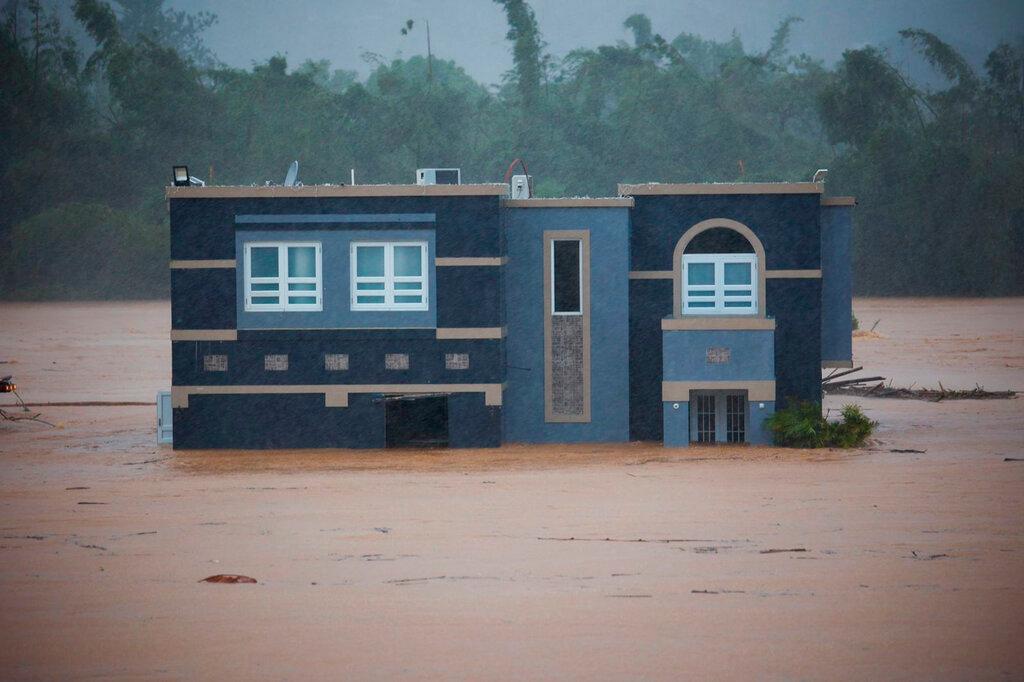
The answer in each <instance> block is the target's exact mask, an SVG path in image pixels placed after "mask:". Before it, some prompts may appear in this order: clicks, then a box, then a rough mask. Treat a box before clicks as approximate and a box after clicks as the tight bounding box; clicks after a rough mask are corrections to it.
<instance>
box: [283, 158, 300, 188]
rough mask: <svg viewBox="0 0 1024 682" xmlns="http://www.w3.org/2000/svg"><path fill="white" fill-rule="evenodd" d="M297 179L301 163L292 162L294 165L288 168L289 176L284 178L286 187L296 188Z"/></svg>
mask: <svg viewBox="0 0 1024 682" xmlns="http://www.w3.org/2000/svg"><path fill="white" fill-rule="evenodd" d="M297 177H299V162H298V161H292V165H290V166H288V175H286V176H284V186H285V187H294V186H295V179H296V178H297Z"/></svg>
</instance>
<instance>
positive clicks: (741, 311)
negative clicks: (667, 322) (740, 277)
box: [682, 253, 760, 315]
mask: <svg viewBox="0 0 1024 682" xmlns="http://www.w3.org/2000/svg"><path fill="white" fill-rule="evenodd" d="M695 263H702V264H704V263H711V264H713V265H714V267H715V281H714V283H713V284H689V281H690V273H689V270H690V265H691V264H695ZM726 263H746V264H749V265H750V284H725V265H726ZM682 278H683V281H682V287H683V314H684V315H757V314H758V300H757V290H758V288H759V284H758V283H759V281H760V280H759V279H758V271H757V254H754V253H694V254H684V255H683V274H682ZM691 290H698V291H713V292H714V296H693V295H691V293H690V292H691ZM748 290H749V291H750V295H748V296H729V297H726V295H725V292H726V291H748ZM726 301H733V302H739V301H742V302H749V303H750V306H749V307H743V308H737V307H729V308H727V307H726V306H725V302H726ZM697 302H700V303H708V302H711V303H714V306H711V307H705V306H693V307H691V305H690V304H691V303H697Z"/></svg>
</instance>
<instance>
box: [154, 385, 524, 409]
mask: <svg viewBox="0 0 1024 682" xmlns="http://www.w3.org/2000/svg"><path fill="white" fill-rule="evenodd" d="M503 388H504V386H503V385H502V384H347V385H344V384H342V385H337V384H335V385H325V384H310V385H290V386H274V385H261V386H172V387H171V406H172V407H177V408H187V407H188V398H189V396H190V395H266V394H275V395H281V394H296V393H322V394H323V395H324V406H325V407H348V397H349V395H350V394H352V393H483V394H484V404H485V405H489V406H494V407H500V406H501V392H502V389H503Z"/></svg>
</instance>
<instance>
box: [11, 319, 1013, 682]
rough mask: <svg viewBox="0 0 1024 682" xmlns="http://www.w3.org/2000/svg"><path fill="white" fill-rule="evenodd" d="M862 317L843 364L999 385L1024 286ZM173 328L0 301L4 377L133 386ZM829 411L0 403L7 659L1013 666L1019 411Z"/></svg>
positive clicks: (395, 668) (60, 666) (210, 667)
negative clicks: (866, 429) (418, 418)
mask: <svg viewBox="0 0 1024 682" xmlns="http://www.w3.org/2000/svg"><path fill="white" fill-rule="evenodd" d="M855 312H856V314H857V317H858V318H859V319H860V323H861V326H862V328H864V330H865V332H868V331H869V329H870V327H871V326H872V325H874V323H875V321H876V320H877V321H878V324H877V325H875V326H874V331H873V332H870V333H863V334H860V335H859V336H858V337H857V338H856V339H855V341H854V354H855V360H856V363H857V364H858V365H864V366H865V374H870V375H875V374H880V375H883V376H886V377H892V378H893V380H894V383H896V384H897V385H911V384H916V385H917V386H927V387H935V386H937V385H938V383H939V382H941V383H942V385H943V386H945V387H946V388H973V386H974V385H975V383H978V384H981V385H982V386H984V387H985V388H987V389H990V390H1003V389H1012V390H1018V391H1019V390H1022V389H1024V300H1022V299H1000V300H950V299H927V300H923V299H872V300H859V301H857V302H856V304H855ZM168 322H169V306H168V305H167V304H166V303H102V304H101V303H89V304H0V363H2V364H0V374H14V375H15V377H16V380H17V382H18V383H19V385H20V391H21V394H22V396H23V397H24V398H25V400H26V401H28V402H31V403H46V402H82V401H109V402H121V403H131V402H151V401H152V400H153V397H154V395H155V392H156V391H157V390H158V389H162V388H166V387H167V386H168V384H169V373H170V370H169V365H170V357H169V356H170V348H169V346H170V344H169V342H168V341H167V338H168V326H169V324H168ZM854 400H855V401H856V402H857V403H859V404H861V405H862V406H863V407H864V408H865V410H866V411H867V413H868V414H869V415H870V416H871V417H872V418H873V419H876V420H878V421H879V423H880V427H879V431H878V434H877V439H876V440H875V441H874V442H873V443H872V444H871V445H870V447H868V448H864V449H860V450H849V451H830V450H811V451H798V450H787V449H783V448H753V447H745V448H744V447H714V448H690V449H666V448H663V447H661V446H660V445H658V444H648V443H639V444H623V445H596V446H589V445H588V446H582V445H580V446H569V447H563V446H545V447H526V446H507V447H503V448H499V449H494V450H460V451H371V450H366V451H354V452H351V451H337V450H335V451H326V450H314V451H290V452H280V451H279V452H174V451H172V450H171V449H169V448H167V447H158V446H156V445H155V444H154V440H155V408H154V407H153V406H151V405H109V406H93V407H84V406H68V407H49V406H42V407H38V408H33V409H34V410H36V411H38V412H41V414H42V418H43V419H45V420H47V421H49V422H51V423H53V424H54V425H55V426H54V427H51V426H47V425H45V424H42V423H36V422H28V421H21V422H17V423H12V422H6V421H2V422H0V512H2V514H0V595H2V603H3V608H2V609H0V638H2V641H3V646H0V678H3V679H39V678H44V679H70V678H118V679H141V678H145V679H151V678H157V679H162V678H170V679H180V678H208V679H253V678H256V679H266V678H270V679H386V680H392V679H438V678H445V679H451V678H454V679H474V680H478V679H501V680H508V679H609V680H621V679H665V680H670V679H671V680H674V679H681V678H693V677H714V678H725V679H751V678H756V679H794V678H808V679H891V678H911V679H929V680H931V679H951V678H952V679H997V678H998V679H1004V678H1020V677H1022V676H1024V646H1022V645H1021V642H1022V641H1024V580H1022V576H1024V461H1017V460H1024V401H1021V400H969V401H944V402H940V403H928V402H922V401H912V400H883V399H865V398H857V399H852V398H842V399H836V400H833V399H831V398H830V399H828V400H827V401H826V406H827V407H829V408H830V409H832V410H834V409H836V408H838V407H840V406H841V404H842V403H843V402H849V401H854ZM0 403H2V404H3V405H4V409H6V410H10V408H8V407H7V405H10V404H11V403H13V399H12V398H11V397H10V396H2V397H0ZM254 418H260V419H273V418H274V415H254ZM894 450H904V451H907V450H910V451H916V452H894ZM1007 460H1010V461H1007ZM216 574H241V575H246V576H251V577H253V578H255V579H256V580H257V583H256V584H211V583H205V582H200V581H201V580H202V579H204V578H206V577H208V576H211V575H216Z"/></svg>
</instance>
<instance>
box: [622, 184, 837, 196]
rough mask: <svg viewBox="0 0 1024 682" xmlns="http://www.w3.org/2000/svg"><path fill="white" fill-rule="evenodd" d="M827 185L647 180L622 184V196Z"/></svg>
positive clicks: (790, 190) (788, 190) (817, 190)
mask: <svg viewBox="0 0 1024 682" xmlns="http://www.w3.org/2000/svg"><path fill="white" fill-rule="evenodd" d="M824 191H825V186H824V185H823V184H822V183H820V182H688V183H680V184H673V183H660V182H647V183H642V184H637V185H628V184H620V185H619V194H620V195H621V196H641V195H656V194H821V193H822V192H824Z"/></svg>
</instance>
